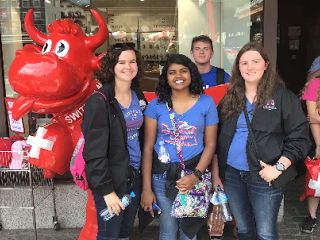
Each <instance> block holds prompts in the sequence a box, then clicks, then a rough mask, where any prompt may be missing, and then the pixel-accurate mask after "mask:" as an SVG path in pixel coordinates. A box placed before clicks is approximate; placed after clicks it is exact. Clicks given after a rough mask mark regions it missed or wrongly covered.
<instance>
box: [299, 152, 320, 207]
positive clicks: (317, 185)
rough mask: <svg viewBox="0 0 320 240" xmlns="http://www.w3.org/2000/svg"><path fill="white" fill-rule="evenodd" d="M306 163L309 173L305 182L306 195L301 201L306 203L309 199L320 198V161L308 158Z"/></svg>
mask: <svg viewBox="0 0 320 240" xmlns="http://www.w3.org/2000/svg"><path fill="white" fill-rule="evenodd" d="M304 163H305V165H306V170H307V171H306V177H305V180H304V193H303V194H302V195H301V196H300V201H304V200H305V199H306V198H308V197H320V159H311V158H310V157H307V158H306V159H305V160H304Z"/></svg>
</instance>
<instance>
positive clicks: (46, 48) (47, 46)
mask: <svg viewBox="0 0 320 240" xmlns="http://www.w3.org/2000/svg"><path fill="white" fill-rule="evenodd" d="M51 46H52V41H51V39H48V40H47V41H46V43H45V44H44V45H43V47H42V54H45V53H47V52H50V50H51Z"/></svg>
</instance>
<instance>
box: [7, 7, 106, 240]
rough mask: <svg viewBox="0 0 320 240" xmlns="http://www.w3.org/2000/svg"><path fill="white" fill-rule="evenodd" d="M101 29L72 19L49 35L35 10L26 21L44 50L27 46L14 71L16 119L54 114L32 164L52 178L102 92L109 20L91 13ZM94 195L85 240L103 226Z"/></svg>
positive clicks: (32, 139)
mask: <svg viewBox="0 0 320 240" xmlns="http://www.w3.org/2000/svg"><path fill="white" fill-rule="evenodd" d="M91 13H92V15H93V16H94V18H95V20H96V22H97V23H98V26H99V30H98V32H97V33H96V34H95V35H94V36H86V35H85V34H84V33H83V31H82V29H81V27H80V26H78V25H77V24H75V23H74V22H73V21H72V20H70V19H64V20H55V21H54V22H53V23H52V24H49V25H48V32H49V34H48V35H46V34H44V33H42V32H40V31H39V30H38V29H37V28H36V27H35V26H34V23H33V17H32V16H33V11H32V9H30V10H29V11H28V12H27V14H26V17H25V29H26V31H27V33H28V34H29V36H30V38H31V39H32V40H33V41H34V42H35V43H37V44H38V45H40V46H42V48H41V47H39V46H37V45H34V44H27V45H25V46H24V47H23V49H21V50H18V51H17V53H16V58H15V59H14V61H13V62H12V64H11V66H10V70H9V81H10V84H11V86H12V88H13V89H14V90H15V91H16V92H17V93H18V94H19V97H18V98H17V99H16V101H15V103H14V105H13V109H12V115H13V118H14V119H16V120H17V119H20V118H21V117H22V116H23V115H25V114H27V113H28V112H35V113H48V114H52V115H53V118H52V121H51V123H50V124H48V125H46V126H45V127H40V128H39V129H38V130H37V133H36V135H35V136H29V137H28V140H27V141H28V143H29V144H30V145H31V150H30V158H29V161H30V163H32V164H33V165H36V166H38V167H39V168H42V169H43V170H44V175H45V177H47V178H52V177H53V176H55V175H56V174H64V173H66V172H67V171H68V170H69V166H70V160H71V156H72V153H73V151H74V148H75V145H76V144H77V141H78V139H79V136H80V132H81V129H80V124H81V120H82V115H83V111H84V109H83V107H84V104H85V102H86V100H87V99H88V97H89V96H90V95H91V94H92V93H93V92H94V91H95V90H96V89H97V88H98V85H99V84H98V82H97V81H96V80H95V79H94V73H95V72H96V71H97V70H99V68H100V64H99V62H100V60H101V58H102V57H103V56H104V54H101V55H99V56H95V54H94V51H95V49H96V48H98V47H99V46H100V45H102V44H103V43H104V42H105V40H106V39H107V36H108V30H107V26H106V23H105V20H104V19H103V17H102V16H101V15H100V14H99V13H98V12H97V11H96V10H91ZM88 194H89V195H90V196H89V197H88V199H89V200H88V204H87V219H86V224H85V226H84V228H83V230H82V232H81V235H80V238H79V239H85V240H90V239H95V238H96V232H97V223H96V216H95V207H94V203H93V201H90V200H91V199H92V196H91V193H90V192H89V191H88Z"/></svg>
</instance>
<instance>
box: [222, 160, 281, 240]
mask: <svg viewBox="0 0 320 240" xmlns="http://www.w3.org/2000/svg"><path fill="white" fill-rule="evenodd" d="M224 190H225V192H226V194H227V197H228V199H229V204H230V208H231V211H232V213H233V216H234V218H235V220H236V224H237V230H238V238H239V240H253V239H258V240H277V239H279V237H278V231H277V217H278V212H279V208H280V204H281V200H282V197H283V190H282V189H276V188H274V187H272V186H269V184H268V183H267V182H265V181H264V180H262V179H261V178H258V179H254V178H253V177H252V176H251V174H250V172H248V171H239V170H237V169H235V168H233V167H230V166H227V169H226V173H225V181H224Z"/></svg>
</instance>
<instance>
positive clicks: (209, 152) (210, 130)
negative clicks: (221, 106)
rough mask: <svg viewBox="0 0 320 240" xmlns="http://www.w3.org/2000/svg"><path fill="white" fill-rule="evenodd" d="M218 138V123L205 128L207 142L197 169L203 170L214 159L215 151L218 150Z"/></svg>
mask: <svg viewBox="0 0 320 240" xmlns="http://www.w3.org/2000/svg"><path fill="white" fill-rule="evenodd" d="M216 139H217V125H213V126H207V127H206V130H205V144H204V146H205V147H204V149H203V152H202V155H201V158H200V161H199V163H198V165H197V167H196V168H197V169H199V170H200V171H201V172H204V170H205V169H206V168H207V167H208V166H209V164H210V163H211V161H212V157H213V154H214V152H215V151H216V142H217V141H216Z"/></svg>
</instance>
